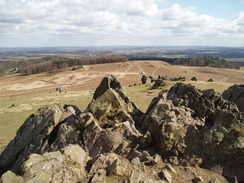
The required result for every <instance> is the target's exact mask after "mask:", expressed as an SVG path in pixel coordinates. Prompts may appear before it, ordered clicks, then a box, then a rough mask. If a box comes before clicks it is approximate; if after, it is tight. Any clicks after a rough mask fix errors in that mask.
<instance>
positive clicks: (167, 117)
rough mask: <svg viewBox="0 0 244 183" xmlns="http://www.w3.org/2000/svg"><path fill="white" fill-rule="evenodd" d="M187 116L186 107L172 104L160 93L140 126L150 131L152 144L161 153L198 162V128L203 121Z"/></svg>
mask: <svg viewBox="0 0 244 183" xmlns="http://www.w3.org/2000/svg"><path fill="white" fill-rule="evenodd" d="M191 115H192V111H191V110H190V109H187V108H185V107H175V106H174V105H173V103H172V101H170V100H166V98H165V96H164V93H161V94H160V95H159V96H158V97H157V98H154V99H153V101H152V103H151V104H150V105H149V107H148V109H147V112H146V117H145V118H144V119H143V120H142V122H141V124H140V125H141V127H142V129H143V130H144V131H149V132H150V133H151V134H152V137H153V141H154V143H153V144H154V146H155V147H156V148H157V150H158V152H159V153H160V154H161V155H162V156H164V154H167V155H168V156H169V157H171V156H173V157H174V156H177V159H178V160H180V161H181V162H182V163H188V164H191V165H194V164H200V163H201V153H202V141H201V139H202V138H203V133H201V130H200V129H201V128H202V126H203V125H204V124H203V122H202V121H200V120H197V119H194V118H193V117H192V116H191ZM193 136H194V138H192V137H193ZM192 144H194V146H192Z"/></svg>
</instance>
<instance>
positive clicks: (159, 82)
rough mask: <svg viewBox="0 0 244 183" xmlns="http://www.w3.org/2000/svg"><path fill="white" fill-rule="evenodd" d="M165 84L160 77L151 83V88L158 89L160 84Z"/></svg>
mask: <svg viewBox="0 0 244 183" xmlns="http://www.w3.org/2000/svg"><path fill="white" fill-rule="evenodd" d="M165 85H166V84H165V82H164V81H163V80H162V79H157V80H156V81H155V83H154V84H153V86H152V89H158V88H160V87H162V86H165Z"/></svg>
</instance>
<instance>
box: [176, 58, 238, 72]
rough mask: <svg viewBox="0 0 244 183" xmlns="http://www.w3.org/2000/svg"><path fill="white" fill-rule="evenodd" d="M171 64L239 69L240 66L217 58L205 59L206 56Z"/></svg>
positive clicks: (178, 60)
mask: <svg viewBox="0 0 244 183" xmlns="http://www.w3.org/2000/svg"><path fill="white" fill-rule="evenodd" d="M172 64H175V65H188V66H208V67H217V68H231V69H240V65H239V64H237V63H231V62H227V61H226V60H225V59H220V58H217V57H206V56H202V57H191V58H177V59H176V60H175V61H174V62H173V63H172Z"/></svg>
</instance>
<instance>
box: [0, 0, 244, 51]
mask: <svg viewBox="0 0 244 183" xmlns="http://www.w3.org/2000/svg"><path fill="white" fill-rule="evenodd" d="M123 45H124V46H242V47H244V0H133V1H132V0H0V47H22V46H23V47H32V46H35V47H41V46H123Z"/></svg>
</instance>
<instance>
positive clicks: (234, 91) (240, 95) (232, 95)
mask: <svg viewBox="0 0 244 183" xmlns="http://www.w3.org/2000/svg"><path fill="white" fill-rule="evenodd" d="M222 97H223V98H224V99H225V100H229V101H231V102H234V103H235V104H236V105H237V107H238V109H239V111H241V112H244V85H233V86H231V87H229V88H228V89H227V90H225V91H224V92H223V94H222Z"/></svg>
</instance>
